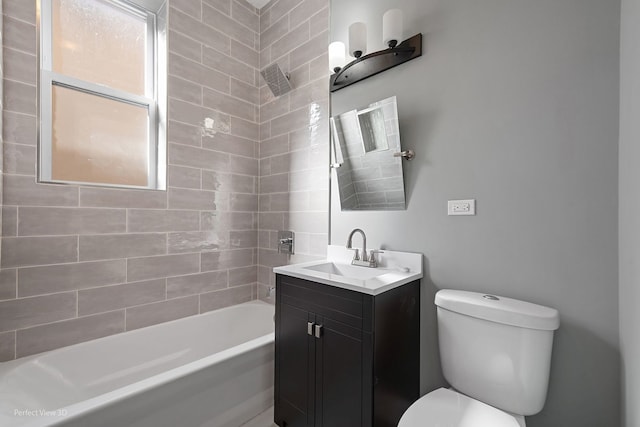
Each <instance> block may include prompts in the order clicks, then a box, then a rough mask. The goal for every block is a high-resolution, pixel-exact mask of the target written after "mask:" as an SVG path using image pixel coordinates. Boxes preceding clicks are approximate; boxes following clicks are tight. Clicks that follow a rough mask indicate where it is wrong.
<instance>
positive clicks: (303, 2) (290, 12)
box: [258, 0, 329, 298]
mask: <svg viewBox="0 0 640 427" xmlns="http://www.w3.org/2000/svg"><path fill="white" fill-rule="evenodd" d="M260 41H261V44H260V67H261V69H262V68H264V67H266V66H267V65H270V64H272V63H274V62H277V63H278V65H280V68H281V69H282V70H283V71H285V72H288V73H289V74H290V76H291V83H292V85H293V87H294V90H293V91H291V92H289V93H287V94H285V95H283V96H280V97H278V98H275V97H274V96H273V94H272V93H271V91H270V90H269V88H268V86H266V84H264V82H263V81H262V82H261V83H262V85H261V87H260V144H259V146H260V148H259V157H260V178H259V187H260V191H259V193H260V200H259V212H260V213H259V215H258V223H259V233H258V247H259V249H258V284H259V285H258V292H259V295H260V297H261V298H262V297H264V295H265V293H266V288H267V287H268V286H272V285H273V284H274V281H275V277H274V275H273V273H272V268H273V267H274V266H278V265H285V264H290V263H294V262H302V261H307V260H311V259H316V258H318V257H324V256H325V254H326V246H327V240H328V238H327V233H328V227H329V224H328V213H327V211H328V198H329V196H328V188H329V173H328V165H329V138H328V117H329V107H328V100H329V83H328V82H329V60H328V57H327V55H326V52H327V46H328V44H329V1H328V0H274V1H272V2H270V3H269V4H267V5H266V6H265V7H264V8H262V9H261V10H260ZM278 230H292V231H294V232H295V239H296V249H295V251H296V254H295V255H294V256H287V255H282V254H278V253H277V231H278Z"/></svg>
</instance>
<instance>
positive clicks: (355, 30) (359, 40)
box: [349, 22, 367, 58]
mask: <svg viewBox="0 0 640 427" xmlns="http://www.w3.org/2000/svg"><path fill="white" fill-rule="evenodd" d="M366 52H367V26H366V25H365V23H364V22H354V23H353V24H351V25H350V26H349V53H350V54H351V56H354V57H356V58H360V57H361V56H362V55H364V54H365V53H366Z"/></svg>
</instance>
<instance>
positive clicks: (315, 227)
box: [285, 212, 329, 233]
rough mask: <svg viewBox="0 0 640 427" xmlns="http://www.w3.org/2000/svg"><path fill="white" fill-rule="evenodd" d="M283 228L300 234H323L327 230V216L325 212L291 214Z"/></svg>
mask: <svg viewBox="0 0 640 427" xmlns="http://www.w3.org/2000/svg"><path fill="white" fill-rule="evenodd" d="M285 227H287V229H291V230H296V231H299V232H302V233H305V232H306V233H324V232H326V231H327V230H328V229H329V215H328V214H327V213H326V212H295V213H294V212H292V213H290V214H289V215H288V223H287V221H285Z"/></svg>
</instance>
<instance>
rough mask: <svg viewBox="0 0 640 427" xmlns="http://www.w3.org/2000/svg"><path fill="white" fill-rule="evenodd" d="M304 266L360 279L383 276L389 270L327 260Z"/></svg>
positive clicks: (308, 268)
mask: <svg viewBox="0 0 640 427" xmlns="http://www.w3.org/2000/svg"><path fill="white" fill-rule="evenodd" d="M303 268H305V269H307V270H313V271H320V272H322V273H328V274H336V275H338V276H343V277H349V278H352V279H359V280H367V279H371V278H372V277H377V276H382V275H383V274H387V273H388V272H389V271H388V270H386V269H382V268H367V267H356V266H353V265H349V264H337V263H334V262H325V263H323V264H317V265H311V266H308V267H303Z"/></svg>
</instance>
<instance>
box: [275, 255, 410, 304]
mask: <svg viewBox="0 0 640 427" xmlns="http://www.w3.org/2000/svg"><path fill="white" fill-rule="evenodd" d="M352 258H353V252H352V251H350V250H348V249H347V248H346V247H344V246H337V245H329V246H328V247H327V258H326V259H322V260H317V261H309V262H305V263H302V264H291V265H284V266H281V267H275V268H274V269H273V271H274V273H277V274H282V275H285V276H291V277H297V278H299V279H304V280H308V281H311V282H316V283H321V284H325V285H329V286H335V287H338V288H343V289H350V290H353V291H356V292H361V293H365V294H369V295H378V294H381V293H383V292H386V291H388V290H391V289H393V288H396V287H398V286H402V285H404V284H406V283H410V282H412V281H415V280H418V279H420V278H421V277H422V254H415V253H409V252H396V251H389V250H385V251H384V252H382V253H379V254H378V264H379V266H378V267H377V268H369V267H360V266H356V265H351V264H350V263H351V259H352Z"/></svg>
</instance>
